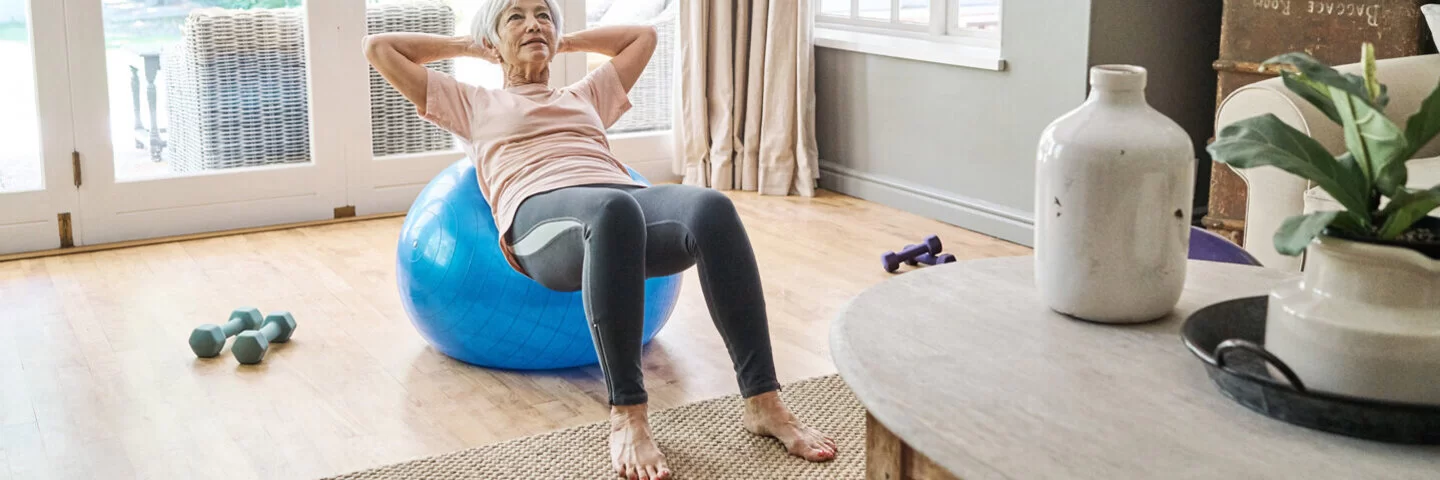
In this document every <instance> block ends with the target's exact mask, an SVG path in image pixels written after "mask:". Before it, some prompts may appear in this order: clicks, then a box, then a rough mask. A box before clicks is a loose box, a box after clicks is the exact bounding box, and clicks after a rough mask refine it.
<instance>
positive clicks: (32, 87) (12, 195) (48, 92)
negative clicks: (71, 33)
mask: <svg viewBox="0 0 1440 480" xmlns="http://www.w3.org/2000/svg"><path fill="white" fill-rule="evenodd" d="M4 8H5V11H0V14H3V15H5V16H6V17H8V18H5V19H4V20H7V22H6V23H4V24H0V61H3V62H4V65H5V67H6V68H7V69H8V71H7V72H6V74H5V75H0V103H3V104H4V105H5V106H6V110H7V111H6V113H4V114H3V115H0V254H6V253H15V252H24V251H30V250H42V249H50V248H59V247H61V246H62V242H61V237H62V230H63V231H64V232H65V235H66V236H68V235H69V233H70V232H72V231H73V230H70V228H71V226H72V225H74V220H73V218H72V217H71V212H75V211H76V205H77V204H78V196H77V195H76V190H75V187H74V180H73V178H72V175H71V171H72V169H71V163H72V162H71V152H72V151H73V150H72V148H71V147H72V145H73V143H72V140H73V138H74V136H73V132H72V129H71V125H72V122H71V117H70V92H69V90H70V83H69V74H68V72H66V62H65V56H64V48H65V47H64V46H65V10H64V8H63V6H62V5H61V4H60V3H59V2H54V1H52V0H28V2H13V1H12V2H10V4H9V5H5V6H4ZM42 52H43V53H42ZM56 52H59V54H57V53H56ZM66 243H68V240H67V242H66Z"/></svg>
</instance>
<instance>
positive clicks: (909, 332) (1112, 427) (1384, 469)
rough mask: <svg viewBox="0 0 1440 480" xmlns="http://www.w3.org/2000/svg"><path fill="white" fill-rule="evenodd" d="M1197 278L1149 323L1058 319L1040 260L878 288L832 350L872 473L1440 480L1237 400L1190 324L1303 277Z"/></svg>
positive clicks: (1413, 462)
mask: <svg viewBox="0 0 1440 480" xmlns="http://www.w3.org/2000/svg"><path fill="white" fill-rule="evenodd" d="M1188 271H1189V273H1188V278H1187V282H1186V286H1185V293H1184V295H1183V296H1182V297H1181V299H1180V304H1179V305H1178V306H1177V307H1176V309H1175V311H1174V313H1172V314H1171V315H1170V316H1169V317H1166V318H1164V319H1161V320H1158V321H1155V322H1151V323H1147V324H1142V325H1135V326H1115V325H1102V324H1095V323H1089V322H1084V321H1079V320H1074V319H1070V318H1068V317H1064V316H1061V315H1059V314H1056V313H1054V312H1052V311H1050V310H1049V309H1048V308H1046V307H1045V305H1044V304H1042V303H1040V301H1039V299H1038V297H1037V294H1036V292H1035V288H1034V284H1033V283H1034V273H1033V259H1032V257H1014V258H999V259H985V260H974V261H964V262H957V263H951V264H945V265H941V266H936V267H930V268H922V269H919V270H918V271H911V272H907V273H902V274H900V275H899V276H897V277H896V278H894V279H892V280H889V281H886V282H884V283H881V284H879V285H876V286H874V287H872V288H870V289H869V290H866V291H865V292H863V293H862V294H860V295H859V296H858V297H856V298H855V299H854V300H852V301H851V302H850V304H849V305H847V306H846V307H845V308H844V310H843V311H842V312H841V313H840V315H839V317H838V318H837V319H836V320H835V322H834V324H833V325H832V327H831V332H830V344H831V349H832V355H833V356H834V359H835V363H836V366H837V367H838V369H839V371H840V375H841V377H842V378H844V380H845V382H846V383H847V384H848V385H849V386H850V388H851V389H852V390H854V392H855V394H856V396H857V397H858V398H859V399H860V402H861V403H862V404H864V405H865V408H866V410H867V413H868V415H867V418H868V422H867V427H868V428H867V430H868V433H867V437H868V438H867V440H866V447H867V454H866V470H867V472H868V477H869V478H889V479H900V478H963V479H966V480H978V479H991V478H996V479H999V478H1006V479H1008V478H1025V479H1043V478H1065V479H1075V478H1220V479H1234V478H1386V479H1397V478H1415V479H1431V480H1433V479H1436V478H1440V447H1422V446H1403V445H1393V444H1385V443H1379V442H1372V441H1365V440H1359V439H1353V438H1349V437H1344V436H1338V435H1332V434H1327V433H1323V432H1318V431H1314V430H1309V429H1305V428H1301V427H1297V426H1293V425H1290V424H1287V423H1284V422H1280V421H1277V420H1273V419H1270V418H1269V417H1265V416H1262V415H1260V414H1257V413H1254V412H1251V411H1250V410H1247V409H1245V408H1244V407H1242V406H1240V405H1239V404H1236V403H1234V402H1232V401H1230V400H1229V399H1227V398H1225V397H1224V396H1222V394H1221V393H1220V392H1219V391H1218V390H1217V389H1216V388H1215V386H1214V384H1213V383H1212V382H1211V381H1210V379H1209V378H1208V377H1207V376H1206V374H1205V369H1204V367H1203V366H1202V364H1201V363H1200V361H1199V360H1197V359H1196V358H1194V356H1193V355H1191V354H1190V352H1189V351H1188V350H1186V349H1185V346H1184V345H1183V344H1182V343H1181V340H1180V334H1179V329H1180V325H1181V324H1182V323H1183V322H1184V320H1185V318H1186V317H1187V316H1189V314H1190V313H1191V312H1194V311H1195V310H1197V309H1199V308H1201V307H1204V306H1206V305H1210V304H1212V303H1215V302H1219V301H1223V300H1229V299H1233V298H1240V297H1248V296H1254V295H1264V294H1266V293H1267V292H1268V291H1269V290H1270V288H1271V287H1272V286H1273V285H1274V284H1276V283H1277V282H1279V281H1281V280H1284V279H1287V278H1291V276H1292V275H1294V274H1290V273H1287V272H1281V271H1277V270H1270V269H1263V268H1257V267H1247V266H1240V265H1232V264H1221V263H1213V262H1191V263H1190V264H1189V267H1188Z"/></svg>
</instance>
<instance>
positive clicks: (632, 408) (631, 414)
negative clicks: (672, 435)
mask: <svg viewBox="0 0 1440 480" xmlns="http://www.w3.org/2000/svg"><path fill="white" fill-rule="evenodd" d="M648 413H649V405H647V404H644V403H637V404H634V405H611V406H610V420H612V421H615V420H634V419H641V420H644V419H645V418H646V417H647V415H648Z"/></svg>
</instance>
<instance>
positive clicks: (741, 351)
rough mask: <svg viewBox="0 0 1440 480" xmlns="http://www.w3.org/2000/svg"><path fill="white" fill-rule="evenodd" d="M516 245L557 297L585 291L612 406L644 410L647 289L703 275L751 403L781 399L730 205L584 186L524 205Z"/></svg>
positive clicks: (681, 194) (664, 189)
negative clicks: (648, 282)
mask: <svg viewBox="0 0 1440 480" xmlns="http://www.w3.org/2000/svg"><path fill="white" fill-rule="evenodd" d="M511 232H514V235H513V236H512V237H511V245H513V247H514V249H515V254H516V257H517V260H518V261H519V263H520V266H521V267H523V268H524V269H525V271H526V273H527V275H529V276H530V278H533V279H535V281H537V282H539V283H540V284H541V285H544V286H546V287H547V288H550V289H552V290H557V291H564V292H573V291H576V290H579V291H580V292H581V297H582V299H583V301H584V304H585V315H586V317H587V318H588V319H589V321H590V334H591V337H592V339H593V340H594V341H595V349H596V351H597V352H599V357H600V358H599V360H600V368H601V370H602V371H603V373H604V374H605V382H606V388H607V389H608V390H609V393H610V403H611V404H612V405H635V404H641V403H645V402H646V401H647V398H648V396H647V395H646V393H645V384H644V380H643V378H642V374H641V370H640V340H641V335H642V330H643V328H644V310H645V279H646V278H649V277H656V276H665V275H672V274H676V273H680V272H683V271H685V270H686V269H688V268H690V267H691V266H692V265H698V266H699V272H698V273H699V274H700V289H701V291H702V292H703V293H704V295H705V301H706V303H707V304H708V305H709V308H710V317H711V319H712V320H714V322H715V327H716V328H717V329H719V330H720V336H721V337H722V338H723V339H724V341H725V347H726V348H727V349H728V350H729V352H730V360H731V361H732V362H733V364H734V367H735V374H736V377H737V380H738V381H739V384H740V392H741V394H742V395H744V396H745V397H751V396H754V395H759V394H761V393H765V392H769V391H774V390H777V389H779V387H780V386H779V383H778V382H777V381H776V379H775V362H774V358H773V356H772V355H771V350H770V332H769V327H768V326H767V322H768V320H767V319H766V317H765V299H764V294H763V292H762V291H761V288H760V273H759V270H758V269H757V268H756V265H755V254H754V252H753V251H751V249H750V240H749V238H748V237H747V235H746V233H745V227H744V226H743V225H741V223H740V216H739V215H738V214H737V213H736V212H735V207H734V205H732V204H731V203H730V199H729V198H727V197H726V196H725V195H723V194H721V193H719V192H717V191H715V190H711V189H707V188H700V187H692V186H685V185H658V186H653V187H635V186H623V185H585V186H577V187H567V188H561V189H558V190H553V191H550V192H546V193H542V194H539V195H535V196H532V197H530V198H528V199H526V200H525V201H524V202H523V203H521V204H520V208H519V210H518V211H517V212H516V214H515V221H514V223H513V227H512V230H511Z"/></svg>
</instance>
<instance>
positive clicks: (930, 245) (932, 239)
mask: <svg viewBox="0 0 1440 480" xmlns="http://www.w3.org/2000/svg"><path fill="white" fill-rule="evenodd" d="M939 252H940V237H938V236H935V235H931V236H928V237H925V242H924V243H921V244H919V245H909V246H906V247H905V248H904V249H903V250H900V253H895V252H885V254H884V255H881V256H880V262H881V263H882V264H883V265H884V266H885V271H887V272H891V273H894V272H895V271H896V270H899V269H900V264H901V263H909V262H910V261H911V260H914V259H915V257H918V256H920V254H922V253H929V254H932V255H933V254H935V253H939Z"/></svg>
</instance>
